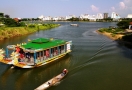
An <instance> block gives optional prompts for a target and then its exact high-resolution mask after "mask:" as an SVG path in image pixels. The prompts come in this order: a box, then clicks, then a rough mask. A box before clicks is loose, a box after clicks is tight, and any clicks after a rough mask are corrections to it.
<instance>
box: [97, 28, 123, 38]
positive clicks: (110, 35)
mask: <svg viewBox="0 0 132 90" xmlns="http://www.w3.org/2000/svg"><path fill="white" fill-rule="evenodd" d="M96 32H97V33H99V34H102V35H104V36H107V37H108V38H110V39H112V40H117V39H120V38H122V37H123V36H124V35H122V34H116V35H112V33H108V32H100V31H99V30H96Z"/></svg>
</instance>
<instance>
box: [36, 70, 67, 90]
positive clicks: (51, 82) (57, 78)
mask: <svg viewBox="0 0 132 90" xmlns="http://www.w3.org/2000/svg"><path fill="white" fill-rule="evenodd" d="M67 73H68V70H67V69H64V70H63V72H62V73H60V74H59V75H57V76H55V77H53V78H52V79H50V80H48V81H47V82H45V83H44V84H42V85H40V86H39V87H37V88H36V89H35V90H45V89H47V88H49V87H51V86H54V85H55V84H56V83H57V82H59V81H60V80H62V79H63V78H64V77H65V76H66V75H67Z"/></svg>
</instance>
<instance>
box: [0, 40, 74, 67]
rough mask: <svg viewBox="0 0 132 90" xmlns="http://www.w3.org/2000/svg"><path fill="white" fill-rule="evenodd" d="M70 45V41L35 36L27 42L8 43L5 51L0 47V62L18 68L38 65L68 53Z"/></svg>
mask: <svg viewBox="0 0 132 90" xmlns="http://www.w3.org/2000/svg"><path fill="white" fill-rule="evenodd" d="M71 45H72V41H66V40H60V39H53V38H37V39H34V40H30V41H28V42H27V43H22V44H17V45H8V46H7V48H6V51H4V50H3V49H0V62H2V63H5V64H12V65H14V66H17V67H20V68H34V67H39V66H42V65H45V64H48V63H50V62H53V61H55V60H58V59H59V58H61V57H63V56H65V55H66V54H67V53H70V52H71ZM9 52H11V53H10V54H9Z"/></svg>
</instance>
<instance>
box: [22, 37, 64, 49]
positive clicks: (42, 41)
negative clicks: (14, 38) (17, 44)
mask: <svg viewBox="0 0 132 90" xmlns="http://www.w3.org/2000/svg"><path fill="white" fill-rule="evenodd" d="M66 42H67V41H65V40H59V39H53V38H51V39H48V38H38V39H35V40H31V41H30V42H28V43H27V44H24V45H21V47H22V48H23V49H32V50H37V49H43V50H44V49H49V48H52V47H57V46H60V45H63V44H65V43H66Z"/></svg>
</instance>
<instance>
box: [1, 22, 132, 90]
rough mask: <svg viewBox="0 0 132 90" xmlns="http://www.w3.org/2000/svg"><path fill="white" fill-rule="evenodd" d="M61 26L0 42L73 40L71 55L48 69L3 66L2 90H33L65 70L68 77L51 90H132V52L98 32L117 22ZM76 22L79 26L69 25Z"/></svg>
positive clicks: (66, 23)
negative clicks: (44, 39)
mask: <svg viewBox="0 0 132 90" xmlns="http://www.w3.org/2000/svg"><path fill="white" fill-rule="evenodd" d="M54 23H58V24H61V26H60V27H57V28H54V29H50V30H46V31H38V32H36V33H33V34H30V35H25V36H22V37H14V38H10V39H7V40H4V41H1V42H0V48H4V49H5V47H6V46H7V45H8V44H19V43H22V42H27V40H28V39H35V38H38V37H47V38H58V39H64V40H72V42H73V46H72V52H71V53H69V54H67V55H66V56H65V57H63V58H61V59H59V60H57V61H55V62H52V63H50V64H48V65H46V66H41V67H38V68H34V69H21V68H11V66H9V65H5V64H3V63H0V90H34V89H35V88H37V87H38V86H39V85H41V84H43V83H44V82H46V81H47V80H49V79H51V78H52V77H54V76H56V75H58V74H59V73H60V72H61V71H62V70H63V69H64V68H67V69H68V70H69V73H68V75H67V76H66V77H65V78H64V79H63V80H62V81H61V82H59V83H58V84H57V85H56V86H53V87H51V88H49V89H48V90H132V50H131V49H129V48H127V47H125V46H123V45H120V44H118V43H117V42H116V41H113V40H111V39H109V38H108V37H106V36H103V35H101V34H98V33H96V30H97V29H99V28H103V27H109V26H116V22H54ZM71 23H77V24H78V25H79V27H75V26H70V24H71Z"/></svg>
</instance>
